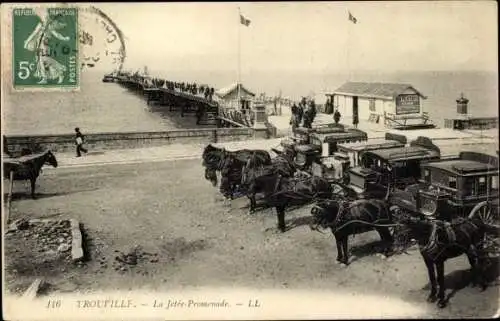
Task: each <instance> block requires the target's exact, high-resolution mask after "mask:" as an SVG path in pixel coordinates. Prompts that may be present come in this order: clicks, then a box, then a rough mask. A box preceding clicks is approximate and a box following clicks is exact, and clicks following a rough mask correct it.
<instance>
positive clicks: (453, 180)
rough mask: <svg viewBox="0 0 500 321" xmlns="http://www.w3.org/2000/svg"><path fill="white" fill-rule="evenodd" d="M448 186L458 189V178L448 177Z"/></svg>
mask: <svg viewBox="0 0 500 321" xmlns="http://www.w3.org/2000/svg"><path fill="white" fill-rule="evenodd" d="M448 186H449V187H451V188H455V189H456V188H457V178H456V177H455V176H450V177H448Z"/></svg>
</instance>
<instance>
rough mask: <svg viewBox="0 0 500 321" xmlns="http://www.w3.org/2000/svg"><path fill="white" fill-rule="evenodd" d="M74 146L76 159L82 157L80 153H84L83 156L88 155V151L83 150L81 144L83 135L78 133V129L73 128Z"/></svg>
mask: <svg viewBox="0 0 500 321" xmlns="http://www.w3.org/2000/svg"><path fill="white" fill-rule="evenodd" d="M75 133H76V134H75V144H76V157H80V156H82V153H81V152H84V153H85V154H87V153H88V150H87V149H85V148H83V142H84V137H83V134H82V133H81V132H80V128H78V127H76V128H75Z"/></svg>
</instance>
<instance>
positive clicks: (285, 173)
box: [241, 154, 297, 212]
mask: <svg viewBox="0 0 500 321" xmlns="http://www.w3.org/2000/svg"><path fill="white" fill-rule="evenodd" d="M296 171H297V168H296V167H295V165H294V164H293V162H292V161H291V160H290V159H289V158H288V157H287V156H286V155H278V156H277V157H275V158H273V159H272V160H271V164H262V162H261V161H260V160H259V159H258V158H257V156H256V155H255V154H254V155H253V156H252V157H250V158H249V159H248V160H247V162H246V164H244V167H243V171H242V177H241V183H242V185H243V186H245V187H248V186H249V184H250V183H251V182H252V181H253V179H254V178H255V177H258V176H266V175H274V174H278V175H281V176H282V177H293V176H294V174H295V172H296ZM254 192H255V193H257V192H258V191H257V190H254ZM247 196H248V197H249V199H250V202H251V204H250V212H253V211H254V210H255V206H253V207H252V200H253V203H254V205H255V204H256V202H255V194H254V193H252V194H248V195H247Z"/></svg>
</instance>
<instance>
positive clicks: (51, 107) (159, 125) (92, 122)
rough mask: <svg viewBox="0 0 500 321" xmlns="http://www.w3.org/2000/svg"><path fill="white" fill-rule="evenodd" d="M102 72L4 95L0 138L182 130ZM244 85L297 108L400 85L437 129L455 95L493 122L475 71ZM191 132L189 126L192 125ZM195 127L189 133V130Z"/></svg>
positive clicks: (493, 94)
mask: <svg viewBox="0 0 500 321" xmlns="http://www.w3.org/2000/svg"><path fill="white" fill-rule="evenodd" d="M103 74H104V72H97V71H86V72H82V76H81V86H80V90H79V91H75V92H9V91H4V95H3V102H2V114H3V115H2V116H3V118H2V122H3V125H2V130H3V133H4V134H6V135H35V134H65V133H73V129H74V127H80V128H82V130H83V131H84V132H85V133H97V132H135V131H161V130H169V129H175V128H179V127H183V126H186V124H185V123H184V124H183V123H182V122H181V123H179V122H178V121H175V119H174V118H175V117H173V115H171V113H169V112H168V107H165V108H159V107H151V106H147V104H146V102H145V100H144V99H143V97H140V96H139V95H137V94H135V93H132V92H130V91H128V90H126V89H125V88H123V87H121V86H119V85H118V84H115V83H103V82H102V76H103ZM156 75H158V76H159V77H161V78H165V79H169V80H174V81H186V82H197V83H199V84H209V85H210V86H213V87H214V88H216V89H218V88H222V87H225V86H228V85H230V84H232V83H234V82H235V80H234V79H235V78H234V72H233V71H213V70H205V71H186V70H184V71H176V72H173V71H163V72H162V71H160V72H158V73H157V74H152V76H156ZM241 79H242V83H243V85H244V86H245V87H247V88H248V89H249V90H251V91H252V92H254V93H256V94H260V93H265V94H266V95H267V96H281V97H286V98H291V99H294V100H299V99H300V98H301V97H302V96H313V97H315V99H316V103H318V104H322V103H324V101H325V100H326V97H325V93H327V92H329V91H332V90H334V89H336V88H337V87H339V86H341V85H342V84H343V83H344V82H345V81H347V80H350V81H367V82H398V83H408V84H411V85H413V86H414V87H415V88H416V89H417V90H419V91H420V92H422V93H423V94H424V95H425V96H427V99H426V100H424V101H423V109H424V111H427V112H429V114H430V116H431V118H432V120H433V121H434V123H435V124H437V125H438V126H443V125H444V119H445V118H449V117H452V116H453V115H454V114H455V113H456V99H458V98H459V97H460V95H461V93H463V94H464V96H465V97H466V98H468V99H469V100H470V102H469V113H470V114H471V115H473V116H484V117H488V116H489V117H498V74H497V73H496V72H476V71H460V72H451V71H418V72H406V71H405V72H378V71H369V72H350V73H348V74H347V73H339V72H307V71H255V72H252V73H251V74H244V75H242V78H241ZM190 126H191V125H190ZM193 126H195V125H193Z"/></svg>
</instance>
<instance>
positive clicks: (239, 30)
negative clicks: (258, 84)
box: [236, 6, 241, 106]
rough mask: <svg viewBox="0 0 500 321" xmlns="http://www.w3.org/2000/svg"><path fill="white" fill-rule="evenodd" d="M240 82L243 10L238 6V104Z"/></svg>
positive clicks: (239, 102)
mask: <svg viewBox="0 0 500 321" xmlns="http://www.w3.org/2000/svg"><path fill="white" fill-rule="evenodd" d="M240 84H241V11H240V7H239V6H238V80H237V83H236V86H237V88H238V106H240V104H241V101H240V100H241V98H240V97H241V93H240Z"/></svg>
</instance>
